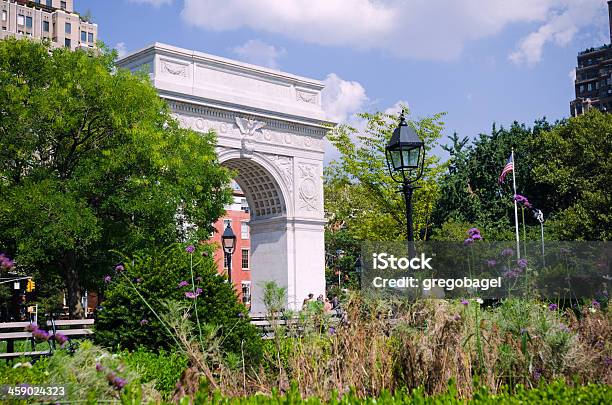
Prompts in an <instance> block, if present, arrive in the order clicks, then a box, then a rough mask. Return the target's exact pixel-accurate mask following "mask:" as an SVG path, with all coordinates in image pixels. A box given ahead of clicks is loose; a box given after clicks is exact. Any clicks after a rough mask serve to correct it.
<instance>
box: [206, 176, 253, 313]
mask: <svg viewBox="0 0 612 405" xmlns="http://www.w3.org/2000/svg"><path fill="white" fill-rule="evenodd" d="M232 187H233V189H234V201H233V203H232V204H230V205H228V206H226V207H225V215H224V216H223V217H221V218H219V220H218V221H217V222H216V223H215V225H214V227H215V233H214V234H213V236H212V241H213V242H215V243H216V244H218V246H219V247H218V249H217V250H216V251H215V262H216V263H218V270H219V273H221V274H227V261H226V260H225V259H226V258H225V254H224V253H223V248H222V247H221V246H222V245H221V235H222V234H223V231H224V230H225V228H226V227H227V225H228V224H229V225H230V226H231V228H232V231H233V232H234V235H236V249H235V251H234V254H233V255H232V283H233V284H234V289H235V290H236V293H237V294H238V297H239V299H240V300H241V301H242V303H244V304H245V305H246V306H247V307H249V306H250V305H251V235H250V228H249V221H250V219H251V214H250V212H249V205H248V203H247V200H246V197H245V195H244V193H243V191H242V190H241V189H240V187H239V186H238V185H237V184H236V183H235V182H232Z"/></svg>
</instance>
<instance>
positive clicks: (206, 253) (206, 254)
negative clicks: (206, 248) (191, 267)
mask: <svg viewBox="0 0 612 405" xmlns="http://www.w3.org/2000/svg"><path fill="white" fill-rule="evenodd" d="M209 255H210V254H209V253H208V252H202V256H203V257H208V256H209Z"/></svg>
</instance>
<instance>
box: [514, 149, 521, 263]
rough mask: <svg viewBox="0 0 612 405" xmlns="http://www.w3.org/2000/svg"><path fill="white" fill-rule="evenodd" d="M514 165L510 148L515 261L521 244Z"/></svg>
mask: <svg viewBox="0 0 612 405" xmlns="http://www.w3.org/2000/svg"><path fill="white" fill-rule="evenodd" d="M515 172H516V164H515V163H514V148H512V185H513V186H514V196H512V199H513V200H514V227H515V229H516V257H517V259H520V258H521V242H520V239H519V224H518V204H517V202H516V198H515V197H516V176H515V174H514V173H515Z"/></svg>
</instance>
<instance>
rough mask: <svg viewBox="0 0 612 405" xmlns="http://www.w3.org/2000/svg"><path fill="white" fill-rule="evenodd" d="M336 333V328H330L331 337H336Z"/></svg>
mask: <svg viewBox="0 0 612 405" xmlns="http://www.w3.org/2000/svg"><path fill="white" fill-rule="evenodd" d="M335 333H336V328H334V327H333V326H330V327H329V334H330V335H334V334H335Z"/></svg>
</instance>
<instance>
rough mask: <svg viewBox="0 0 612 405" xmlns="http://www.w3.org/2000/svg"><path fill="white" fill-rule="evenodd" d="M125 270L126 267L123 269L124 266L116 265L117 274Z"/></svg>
mask: <svg viewBox="0 0 612 405" xmlns="http://www.w3.org/2000/svg"><path fill="white" fill-rule="evenodd" d="M124 270H125V267H123V264H118V265H116V266H115V271H116V272H117V273H121V272H123V271H124Z"/></svg>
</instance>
